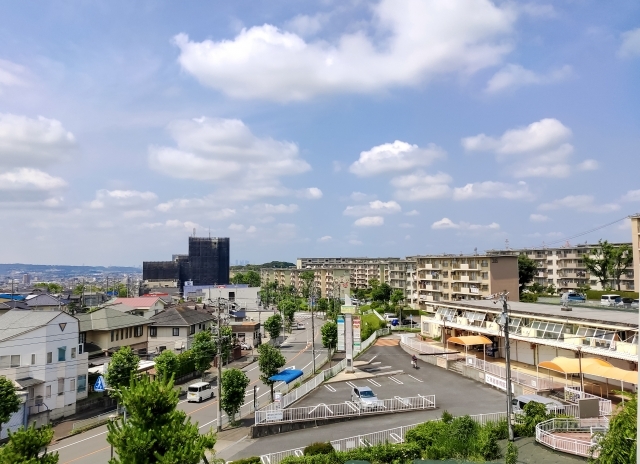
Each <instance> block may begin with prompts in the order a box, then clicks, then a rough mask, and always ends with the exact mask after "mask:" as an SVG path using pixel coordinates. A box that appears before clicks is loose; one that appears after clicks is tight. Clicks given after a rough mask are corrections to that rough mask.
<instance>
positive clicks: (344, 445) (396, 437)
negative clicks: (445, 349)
mask: <svg viewBox="0 0 640 464" xmlns="http://www.w3.org/2000/svg"><path fill="white" fill-rule="evenodd" d="M470 417H471V419H473V420H474V421H476V422H478V423H479V424H480V425H484V424H486V423H487V422H498V421H500V420H503V419H506V418H507V413H506V412H493V413H489V414H477V415H475V416H470ZM434 420H435V421H439V420H440V419H434ZM421 424H423V422H421V423H418V424H411V425H403V426H401V427H395V428H393V429H387V430H381V431H379V432H372V433H366V434H363V435H356V436H353V437H348V438H340V439H338V440H331V442H330V443H331V445H332V446H333V448H334V449H335V450H337V451H345V450H349V449H352V448H357V447H359V446H373V445H379V444H383V443H402V442H404V440H405V437H406V435H407V432H408V431H409V430H411V429H414V428H416V427H417V426H418V425H421ZM303 449H304V448H294V449H290V450H286V451H278V452H276V453H270V454H263V455H262V456H260V460H261V461H262V464H278V463H279V462H280V461H282V460H283V459H284V458H286V457H289V456H302V455H303Z"/></svg>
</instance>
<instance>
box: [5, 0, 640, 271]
mask: <svg viewBox="0 0 640 464" xmlns="http://www.w3.org/2000/svg"><path fill="white" fill-rule="evenodd" d="M443 3H444V4H446V8H445V7H443ZM0 15H1V16H2V18H3V20H4V21H3V24H4V27H3V28H2V31H0V39H1V40H0V211H1V212H2V216H3V227H2V228H0V244H1V245H0V252H1V255H2V257H3V260H4V261H8V262H33V263H50V264H56V263H66V264H71V265H81V264H83V263H90V264H92V265H97V264H100V265H116V264H118V265H129V266H140V265H141V264H142V262H143V261H152V260H164V259H167V257H168V256H170V255H171V254H172V253H180V252H182V253H186V252H187V249H186V245H185V243H186V239H187V237H188V236H189V235H191V234H193V231H194V229H195V231H196V233H197V235H199V236H208V235H210V236H212V237H230V239H231V252H230V260H231V263H233V262H235V261H236V260H238V261H244V260H248V261H250V262H252V263H264V262H269V261H272V260H283V261H293V260H295V259H296V258H297V257H298V256H370V257H376V256H383V255H392V256H407V255H415V254H434V253H442V252H447V253H472V252H473V250H474V249H475V248H477V249H478V250H479V251H483V250H488V249H496V248H502V247H504V244H505V241H506V240H509V243H510V245H511V247H512V248H524V247H534V246H540V245H542V244H543V242H545V243H555V244H557V241H559V240H561V239H563V238H565V237H573V236H575V235H577V234H580V233H582V232H586V231H589V230H592V229H594V228H596V227H599V226H602V225H605V224H609V223H613V222H614V221H616V220H618V219H621V218H624V217H625V216H627V215H630V214H634V213H638V212H640V179H639V176H638V172H640V158H639V157H638V153H637V151H638V149H637V147H638V146H639V143H640V140H639V137H638V130H637V128H638V127H640V111H638V104H637V102H638V97H639V95H640V89H639V88H638V86H637V82H639V81H640V20H639V18H640V3H638V2H637V1H632V0H619V1H616V2H615V7H612V6H611V4H610V3H603V2H597V1H595V0H586V1H583V2H564V3H558V2H543V1H537V0H534V1H528V2H502V1H493V2H492V1H490V0H464V1H463V0H446V2H443V0H369V1H364V2H346V3H345V2H335V1H334V0H329V1H325V2H320V3H300V2H268V3H256V2H250V1H249V0H238V1H235V2H222V1H213V2H202V1H200V2H198V1H196V2H189V3H176V2H169V1H167V0H159V1H156V2H152V3H148V4H139V3H131V2H125V1H123V0H114V1H111V2H108V3H105V4H94V3H91V2H89V3H87V2H80V1H78V0H69V1H67V2H65V3H64V4H60V3H59V2H51V1H44V2H39V3H38V4H37V6H36V5H33V4H30V3H25V2H5V3H4V4H3V5H0ZM600 238H603V239H608V240H610V241H613V242H628V241H630V240H631V233H630V224H629V221H628V220H622V221H620V222H616V223H615V224H612V225H611V226H609V227H607V228H603V229H600V230H598V231H596V232H594V233H590V234H587V235H584V236H580V237H579V238H576V239H572V240H571V243H576V242H577V241H580V242H583V241H585V240H586V241H588V242H590V243H591V242H596V241H597V240H598V239H600Z"/></svg>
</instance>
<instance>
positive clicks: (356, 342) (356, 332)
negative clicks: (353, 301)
mask: <svg viewBox="0 0 640 464" xmlns="http://www.w3.org/2000/svg"><path fill="white" fill-rule="evenodd" d="M360 323H361V321H360V316H355V315H354V316H353V352H354V353H359V352H360V345H361V343H362V340H361V337H360Z"/></svg>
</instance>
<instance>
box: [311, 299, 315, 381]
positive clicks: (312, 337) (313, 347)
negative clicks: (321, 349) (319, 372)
mask: <svg viewBox="0 0 640 464" xmlns="http://www.w3.org/2000/svg"><path fill="white" fill-rule="evenodd" d="M315 334H316V331H315V325H314V322H313V296H311V358H312V361H313V373H314V375H315V373H316V341H315V338H316V337H315Z"/></svg>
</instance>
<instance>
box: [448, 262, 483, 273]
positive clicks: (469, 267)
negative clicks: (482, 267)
mask: <svg viewBox="0 0 640 464" xmlns="http://www.w3.org/2000/svg"><path fill="white" fill-rule="evenodd" d="M452 269H455V270H460V271H468V270H473V269H478V265H477V264H468V263H460V264H454V265H453V266H452Z"/></svg>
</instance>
